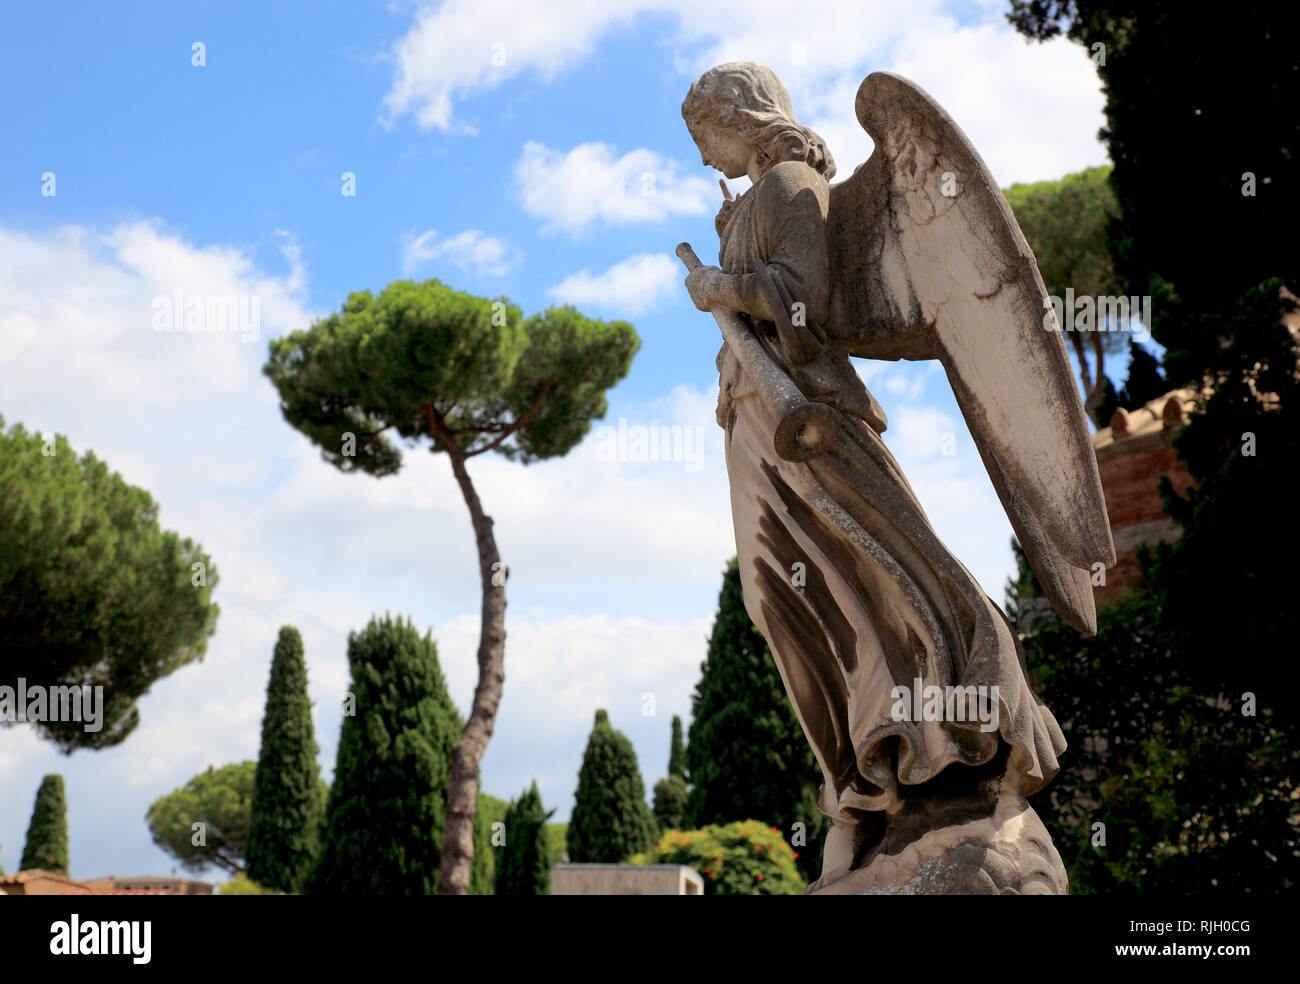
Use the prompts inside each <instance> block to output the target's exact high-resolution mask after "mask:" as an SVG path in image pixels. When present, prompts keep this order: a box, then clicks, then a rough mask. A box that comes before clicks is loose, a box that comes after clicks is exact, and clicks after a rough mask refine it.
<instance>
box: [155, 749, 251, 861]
mask: <svg viewBox="0 0 1300 984" xmlns="http://www.w3.org/2000/svg"><path fill="white" fill-rule="evenodd" d="M256 778H257V763H256V762H238V763H236V764H234V765H226V766H222V767H221V768H220V769H217V768H213V767H212V766H208V768H207V771H205V772H200V773H199V774H198V775H196V776H195V777H194V778H193V779H191V780H190V781H189V782H187V783H186V784H185V785H184V786H182V787H181V788H180V789H177V790H173V791H172V792H170V793H168V794H167V795H166V796H163V797H161V798H160V799H157V800H155V801H154V802H153V805H152V806H150V807H149V813H148V815H147V817H146V819H147V821H148V823H149V833H150V834H151V835H152V836H153V842H154V843H155V844H157V845H158V846H159V847H161V848H162V849H163V850H164V851H166V852H167V853H168V854H170V855H171V856H172V857H174V858H175V859H176V860H177V861H179V862H180V863H181V865H182V866H184V867H185V868H188V869H190V870H191V871H200V872H201V871H204V870H205V869H206V868H207V867H208V866H209V865H214V866H216V867H218V868H220V869H221V870H222V871H229V872H232V873H234V872H239V871H243V869H244V857H245V854H246V851H247V846H248V824H249V815H250V813H251V811H252V806H253V788H254V786H255V784H256ZM195 824H198V825H199V826H198V827H195Z"/></svg>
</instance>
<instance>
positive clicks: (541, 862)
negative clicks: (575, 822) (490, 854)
mask: <svg viewBox="0 0 1300 984" xmlns="http://www.w3.org/2000/svg"><path fill="white" fill-rule="evenodd" d="M554 812H555V811H554V810H551V811H550V813H548V812H546V810H545V808H544V807H543V806H542V794H541V793H539V792H538V791H537V782H536V780H534V781H533V784H532V787H531V788H529V789H528V790H526V791H525V792H524V794H523V795H522V796H520V797H519V799H517V800H515V801H514V802H512V803H511V804H510V808H509V809H508V810H506V819H505V825H506V826H505V835H506V841H505V843H504V844H502V845H501V846H500V847H498V848H497V851H496V866H497V871H496V894H497V895H550V894H551V849H550V843H549V841H548V839H547V836H546V821H547V820H549V819H550V817H551V813H554Z"/></svg>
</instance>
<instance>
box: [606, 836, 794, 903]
mask: <svg viewBox="0 0 1300 984" xmlns="http://www.w3.org/2000/svg"><path fill="white" fill-rule="evenodd" d="M794 857H795V855H794V851H792V850H791V849H790V845H789V844H787V843H786V842H785V841H784V840H783V839H782V837H781V834H780V831H778V830H777V829H776V828H775V827H768V826H765V825H764V824H762V823H760V822H759V821H757V820H742V821H740V822H738V823H729V824H726V825H725V826H711V827H705V828H703V829H702V830H687V831H681V830H669V831H668V832H666V833H665V834H664V835H663V837H662V838H661V839H660V841H659V843H658V844H656V845H655V847H654V849H653V850H652V851H650V852H649V853H646V854H636V855H633V856H632V857H631V858H630V859H629V860H630V861H631V863H632V864H688V865H690V866H691V867H692V868H694V869H695V870H696V871H698V872H699V873H700V875H701V876H703V878H704V894H705V895H798V894H799V893H800V892H802V891H803V889H804V882H803V878H802V877H800V875H799V869H798V868H797V867H796V866H795V863H794Z"/></svg>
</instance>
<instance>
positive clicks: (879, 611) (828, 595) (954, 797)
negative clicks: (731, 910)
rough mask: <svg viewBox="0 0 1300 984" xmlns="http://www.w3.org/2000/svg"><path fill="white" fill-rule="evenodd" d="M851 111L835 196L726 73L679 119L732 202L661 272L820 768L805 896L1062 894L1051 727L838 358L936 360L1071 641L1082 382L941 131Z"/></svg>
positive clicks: (1103, 545)
mask: <svg viewBox="0 0 1300 984" xmlns="http://www.w3.org/2000/svg"><path fill="white" fill-rule="evenodd" d="M857 113H858V118H859V120H860V121H861V122H862V124H863V126H864V127H865V128H866V129H867V130H868V132H869V133H870V134H871V136H872V138H873V139H874V140H875V143H876V151H875V153H873V155H872V157H871V158H870V160H868V161H867V162H866V163H865V164H864V165H863V166H861V167H860V168H858V169H857V170H856V171H855V172H854V173H853V175H852V176H851V177H850V178H849V179H848V180H847V181H844V182H842V183H840V184H837V185H831V184H830V183H829V182H830V179H831V178H832V177H834V175H835V163H834V160H833V158H832V157H831V154H830V151H829V150H828V149H827V147H826V145H825V143H824V142H823V141H822V140H821V138H820V137H818V136H817V134H816V133H814V132H812V131H811V130H809V129H808V128H807V127H804V126H803V125H802V124H800V123H799V122H798V121H797V120H796V119H795V117H794V112H793V109H792V108H791V105H790V99H789V95H788V94H787V93H786V91H785V88H784V86H783V85H782V84H781V82H780V80H779V79H778V78H777V77H776V75H775V74H773V73H772V72H771V71H770V70H769V69H767V68H764V67H763V66H761V65H755V64H752V63H748V62H738V63H731V64H728V65H722V66H719V67H718V68H715V69H713V70H711V71H709V72H706V73H705V74H704V75H703V76H701V77H700V79H699V80H697V81H696V83H695V84H694V85H693V86H692V87H691V91H690V93H689V94H688V95H687V98H686V101H685V102H684V104H683V106H682V114H683V116H684V117H685V119H686V122H687V126H688V128H689V129H690V131H691V135H692V137H693V138H694V139H695V142H696V144H697V145H698V146H699V148H700V154H701V159H702V161H703V162H704V163H705V164H711V165H712V166H714V167H716V168H717V169H718V170H720V171H722V173H723V174H724V175H725V176H726V177H728V178H736V177H740V176H741V175H747V176H748V177H749V178H750V180H751V182H752V186H751V187H750V189H749V190H748V191H746V192H745V193H744V194H743V195H741V196H740V197H739V198H736V199H732V198H731V196H730V192H728V191H727V190H726V185H725V183H724V185H723V188H724V192H725V193H726V196H727V201H726V202H724V204H723V207H722V209H721V211H720V212H719V215H718V218H717V221H716V226H717V228H718V231H719V239H720V246H721V248H720V250H719V264H718V266H716V267H715V266H707V267H706V266H702V265H700V264H699V263H698V261H696V260H695V259H694V254H693V253H691V252H690V250H689V247H686V246H683V247H682V248H680V249H679V255H680V256H682V258H683V260H684V261H685V262H686V263H687V266H688V268H689V269H690V273H689V275H688V276H687V279H686V286H687V290H688V291H689V292H690V295H691V298H692V300H693V301H694V302H695V305H696V306H697V307H698V308H700V309H701V310H707V311H711V312H712V313H713V314H714V316H715V318H716V319H717V321H718V324H719V327H720V328H721V330H722V333H723V338H724V342H725V344H724V346H723V349H722V351H721V352H720V353H719V355H718V369H719V376H720V378H719V400H718V414H717V419H718V423H719V424H720V425H721V426H722V427H723V428H724V429H725V430H726V435H727V436H726V445H725V446H726V455H727V470H728V475H729V477H730V481H731V506H732V519H733V522H734V525H735V532H736V547H737V553H738V556H739V564H740V572H741V578H742V583H743V585H744V592H745V606H746V609H747V610H748V612H749V615H750V617H751V618H752V619H753V620H754V623H755V624H756V625H757V626H758V628H759V630H760V631H761V632H762V633H763V635H764V637H765V638H766V639H767V641H768V644H769V645H770V647H771V649H772V653H773V655H774V657H775V659H776V662H777V666H778V668H779V670H780V672H781V677H782V680H783V681H784V683H785V687H786V691H787V693H788V694H789V696H790V700H791V703H792V704H793V706H794V709H795V713H796V715H797V716H798V718H799V721H800V724H801V725H802V727H803V730H804V734H805V736H806V737H807V739H808V741H809V743H810V744H811V745H812V748H813V751H814V754H815V755H816V758H817V760H818V762H819V764H820V765H821V767H822V771H823V774H824V780H825V781H824V784H823V786H822V790H821V793H820V797H819V806H820V808H821V810H822V812H823V813H825V814H826V815H827V817H829V818H830V820H831V823H832V831H831V834H830V835H829V837H828V840H827V846H826V850H825V852H824V857H823V873H822V878H821V879H820V880H819V882H818V883H817V885H816V886H815V889H816V891H817V893H819V894H820V893H825V894H840V893H842V892H849V893H861V892H901V891H912V892H964V891H973V892H988V891H997V892H1003V891H1026V892H1038V891H1052V892H1063V891H1065V880H1064V872H1063V871H1062V870H1061V865H1060V859H1059V858H1058V857H1057V856H1056V854H1055V851H1054V850H1053V849H1052V847H1051V842H1050V839H1048V838H1047V835H1046V831H1045V830H1044V829H1043V827H1042V824H1041V823H1040V822H1039V821H1038V818H1037V817H1036V816H1035V815H1034V813H1033V811H1032V810H1030V809H1029V808H1028V805H1027V803H1026V802H1025V800H1024V796H1025V795H1027V794H1032V793H1033V792H1035V791H1037V790H1038V789H1041V788H1042V786H1043V785H1044V784H1046V783H1047V782H1048V781H1049V780H1050V779H1051V778H1052V776H1053V775H1055V773H1056V771H1057V768H1058V766H1057V756H1058V755H1059V754H1060V753H1061V752H1062V751H1064V749H1065V741H1064V738H1063V736H1062V734H1061V730H1060V728H1059V727H1058V726H1057V723H1056V721H1055V719H1054V718H1053V717H1052V714H1051V711H1050V710H1048V708H1047V707H1046V706H1045V705H1043V703H1042V702H1041V701H1040V700H1039V699H1038V698H1037V696H1036V695H1035V694H1034V693H1033V691H1032V689H1031V688H1030V686H1029V684H1028V681H1027V678H1026V673H1025V667H1024V654H1023V652H1022V650H1021V648H1020V644H1019V640H1018V638H1017V636H1016V634H1015V632H1014V631H1013V630H1012V628H1011V626H1010V625H1009V624H1008V622H1007V620H1006V618H1005V616H1004V615H1003V613H1002V612H1001V610H1000V609H998V607H997V606H996V605H995V604H994V603H993V602H992V601H991V600H990V599H989V598H988V597H987V596H986V595H985V593H984V591H983V589H982V588H981V587H980V585H979V584H978V583H977V582H976V581H975V579H974V578H973V577H972V576H971V575H970V572H969V571H967V570H966V568H965V567H964V566H962V564H961V563H960V562H959V561H958V560H957V559H956V558H955V557H953V556H952V554H951V553H950V552H949V551H948V550H947V548H946V547H945V546H944V545H943V543H942V542H940V540H939V538H938V537H937V536H936V535H935V533H934V530H933V529H932V528H931V526H930V524H929V521H928V519H927V518H926V516H925V513H924V511H923V510H922V508H921V505H920V503H919V501H918V500H917V499H916V496H915V495H914V494H913V492H912V490H911V488H910V486H909V485H908V483H907V480H906V478H905V477H904V476H903V474H902V472H901V470H900V469H899V468H898V464H897V462H895V461H894V459H893V456H892V455H891V454H890V452H889V451H888V449H887V448H886V447H885V445H884V442H883V441H882V440H881V437H880V434H881V432H883V431H884V430H885V427H886V417H885V413H884V410H883V409H882V408H881V407H880V405H879V403H878V402H877V401H876V400H875V398H874V397H873V396H872V395H871V394H870V393H869V392H868V391H867V389H866V387H865V386H864V385H863V383H862V380H861V378H860V377H859V376H858V374H857V372H856V371H855V370H854V368H853V366H852V363H851V362H850V359H849V356H850V355H855V356H861V357H865V358H880V359H898V358H909V359H916V358H933V359H938V360H939V361H940V362H941V363H942V364H943V366H944V368H945V369H946V370H947V373H948V378H949V380H950V382H951V383H952V386H953V391H954V393H955V394H956V397H957V400H958V403H959V405H960V406H961V408H962V412H963V414H964V415H965V418H966V421H967V424H968V425H969V427H970V431H971V436H972V437H973V438H974V440H975V442H976V444H977V445H978V447H979V451H980V454H981V457H982V459H983V461H984V463H985V465H986V466H987V468H988V471H989V476H990V478H991V479H992V481H993V484H994V487H995V488H996V489H997V491H998V494H999V496H1000V498H1001V500H1002V503H1003V505H1004V507H1005V508H1006V510H1007V514H1008V517H1009V518H1010V519H1011V522H1012V526H1013V527H1014V529H1015V531H1016V533H1017V536H1018V537H1019V539H1020V542H1021V544H1022V546H1023V547H1024V548H1025V552H1026V554H1027V556H1028V557H1029V560H1030V563H1031V565H1032V566H1033V568H1034V570H1035V572H1036V573H1037V575H1038V577H1039V580H1040V582H1041V583H1042V584H1043V586H1044V590H1045V591H1046V593H1047V595H1048V598H1049V599H1050V600H1051V602H1052V604H1053V605H1054V606H1055V608H1056V609H1057V611H1058V612H1060V614H1061V616H1062V617H1063V618H1064V619H1065V620H1066V621H1067V622H1068V623H1069V624H1071V625H1073V626H1074V627H1076V628H1077V629H1079V630H1080V631H1081V632H1084V633H1087V634H1091V633H1092V632H1094V631H1095V627H1096V613H1095V608H1094V605H1093V597H1092V587H1091V581H1090V573H1091V572H1092V570H1093V568H1094V566H1095V565H1097V564H1100V565H1101V566H1103V567H1105V566H1109V565H1112V564H1114V562H1115V552H1114V545H1113V544H1112V542H1111V537H1110V528H1109V524H1108V523H1107V520H1106V510H1105V503H1104V500H1103V497H1102V491H1101V484H1100V481H1099V479H1098V475H1097V465H1096V459H1095V458H1094V455H1093V450H1092V446H1091V444H1090V442H1089V434H1088V427H1087V424H1086V421H1085V419H1084V416H1083V408H1082V405H1081V402H1080V399H1079V393H1078V388H1077V386H1076V385H1075V383H1074V380H1073V377H1072V374H1071V371H1070V366H1069V360H1068V359H1067V357H1066V354H1065V346H1064V343H1063V341H1062V339H1061V336H1060V331H1059V325H1057V324H1056V323H1055V320H1054V317H1053V316H1051V315H1050V311H1051V306H1050V304H1049V303H1048V298H1047V296H1046V291H1045V289H1044V287H1043V282H1042V278H1041V277H1040V276H1039V274H1038V269H1037V266H1036V264H1035V262H1034V258H1033V254H1032V253H1031V252H1030V250H1029V247H1028V245H1027V244H1026V243H1025V239H1024V236H1023V235H1022V234H1021V232H1020V229H1019V227H1018V226H1017V225H1016V222H1015V219H1014V218H1013V217H1012V215H1011V212H1010V209H1009V208H1008V207H1007V204H1006V200H1005V199H1004V198H1003V196H1002V194H1001V192H1000V190H999V189H998V185H997V183H996V182H995V181H994V179H993V177H992V175H990V174H989V173H988V169H987V168H986V167H985V166H984V163H983V161H982V160H980V158H979V155H978V154H977V153H976V152H975V150H974V148H973V147H971V145H970V143H969V141H968V140H967V139H966V137H965V135H964V134H963V133H962V132H961V130H960V129H959V128H958V127H957V125H956V124H955V123H953V121H952V120H951V119H950V118H949V117H948V115H947V114H946V113H945V112H944V111H943V110H942V108H941V107H939V106H938V104H936V103H935V102H934V100H932V99H931V98H930V97H929V96H928V95H926V94H925V93H924V92H923V91H922V90H921V89H920V88H918V87H917V86H915V85H914V84H913V83H911V82H909V81H907V80H906V79H903V78H901V77H899V76H896V75H890V74H888V73H876V74H874V75H871V76H869V77H868V78H867V79H866V80H865V81H864V82H863V84H862V86H861V87H860V89H859V91H858V99H857ZM1045 312H1047V314H1045ZM792 422H793V424H792ZM900 688H901V689H902V690H904V691H914V692H915V696H916V698H917V699H916V700H911V699H909V700H902V699H900V696H899V693H898V691H899V690H900ZM954 690H955V691H957V692H958V693H965V696H962V697H960V698H959V699H958V700H954V697H955V695H954V694H953V691H954ZM932 692H933V693H936V694H938V695H939V700H938V702H937V703H930V702H929V695H930V694H931V693H932ZM922 694H924V695H926V698H925V701H924V702H923V701H922V699H921V695H922ZM945 695H946V703H945V700H944V697H945ZM936 707H937V708H938V710H937V711H935V710H934V708H936ZM900 709H901V712H900ZM972 714H974V715H976V716H974V717H973V716H972Z"/></svg>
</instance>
